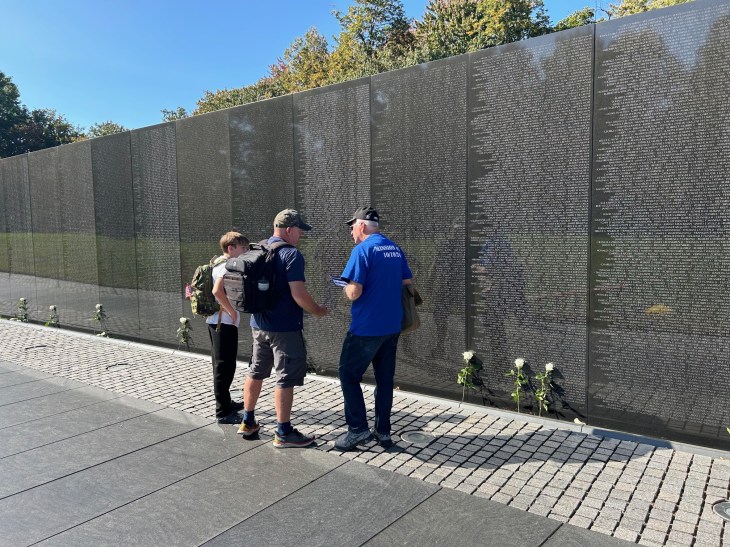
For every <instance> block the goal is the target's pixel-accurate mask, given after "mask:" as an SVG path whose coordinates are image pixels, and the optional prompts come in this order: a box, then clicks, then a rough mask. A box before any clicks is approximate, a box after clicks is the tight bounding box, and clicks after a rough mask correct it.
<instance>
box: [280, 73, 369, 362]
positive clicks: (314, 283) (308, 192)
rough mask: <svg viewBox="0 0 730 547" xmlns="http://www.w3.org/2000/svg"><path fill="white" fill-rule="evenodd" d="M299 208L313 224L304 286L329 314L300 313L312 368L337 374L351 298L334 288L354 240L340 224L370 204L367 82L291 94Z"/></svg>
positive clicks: (305, 244) (304, 244) (305, 241)
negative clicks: (335, 279)
mask: <svg viewBox="0 0 730 547" xmlns="http://www.w3.org/2000/svg"><path fill="white" fill-rule="evenodd" d="M294 136H295V140H294V145H295V156H294V157H295V166H296V195H297V203H296V205H297V208H298V209H299V211H301V212H302V214H303V215H304V217H305V219H306V220H307V222H308V223H309V224H311V225H312V230H311V231H310V232H307V233H306V235H305V236H304V237H303V238H302V240H301V243H300V244H299V248H300V250H301V251H302V253H303V254H304V256H305V259H306V276H307V287H308V289H309V291H310V293H311V294H312V295H313V296H314V299H315V301H316V302H318V303H319V304H323V305H326V306H327V307H328V308H329V310H330V311H329V315H327V316H326V317H324V318H321V319H315V318H312V317H311V316H309V315H307V316H306V317H305V328H304V333H305V337H306V338H307V340H308V341H309V343H308V346H307V349H308V352H307V353H308V358H309V363H310V368H311V367H313V368H316V369H317V370H319V371H325V370H326V371H328V372H329V373H330V374H336V373H337V365H338V362H339V355H340V351H341V349H342V341H343V339H344V337H345V333H346V332H347V329H348V327H349V323H350V302H349V301H348V300H346V299H345V298H344V297H343V295H342V288H340V287H337V286H335V285H334V284H333V283H332V282H331V279H332V276H339V275H340V274H341V273H342V270H343V268H344V266H345V264H346V263H347V259H348V258H349V255H350V251H351V250H352V248H353V246H354V244H353V241H352V237H351V236H350V231H349V229H348V227H347V226H346V225H345V222H346V221H347V220H349V219H350V218H351V217H352V213H353V211H355V209H357V208H358V207H360V206H362V205H368V204H369V203H370V79H369V78H363V79H360V80H355V81H353V82H348V83H344V84H339V85H335V86H329V87H326V88H323V89H317V90H313V91H307V92H304V93H298V94H296V95H295V96H294Z"/></svg>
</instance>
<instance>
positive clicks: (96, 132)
mask: <svg viewBox="0 0 730 547" xmlns="http://www.w3.org/2000/svg"><path fill="white" fill-rule="evenodd" d="M125 131H129V129H127V128H126V127H124V126H123V125H119V124H118V123H114V122H113V121H111V120H107V121H105V122H102V123H95V124H94V125H92V126H91V127H89V137H105V136H106V135H113V134H114V133H123V132H125Z"/></svg>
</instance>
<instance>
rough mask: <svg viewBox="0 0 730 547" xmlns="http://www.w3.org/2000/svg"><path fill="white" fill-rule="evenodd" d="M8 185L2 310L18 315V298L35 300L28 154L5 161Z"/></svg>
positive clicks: (4, 176) (3, 163)
mask: <svg viewBox="0 0 730 547" xmlns="http://www.w3.org/2000/svg"><path fill="white" fill-rule="evenodd" d="M2 172H3V185H4V187H5V200H4V204H3V206H4V210H5V223H6V228H7V234H8V263H9V267H10V280H9V281H10V285H9V291H10V292H9V293H8V299H9V302H8V303H7V304H5V305H4V306H5V307H4V308H3V310H2V312H0V313H8V314H9V315H15V313H16V312H17V303H18V299H19V298H25V299H27V300H28V301H29V302H31V303H33V302H35V295H36V289H35V286H36V280H35V265H34V260H33V226H32V222H31V209H30V182H29V180H28V156H16V157H14V158H7V159H4V160H2Z"/></svg>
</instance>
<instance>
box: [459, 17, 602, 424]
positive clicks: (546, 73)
mask: <svg viewBox="0 0 730 547" xmlns="http://www.w3.org/2000/svg"><path fill="white" fill-rule="evenodd" d="M592 48H593V28H592V27H582V28H579V29H575V30H571V31H567V32H560V33H557V34H551V35H548V36H543V37H540V38H536V39H533V40H528V41H524V42H519V43H515V44H509V45H505V46H500V47H496V48H490V49H486V50H482V51H479V52H476V53H472V54H470V56H469V61H470V81H469V213H468V226H469V231H468V233H469V255H468V260H469V261H468V267H469V273H470V275H469V279H470V282H469V284H468V290H469V299H468V302H469V307H468V325H469V332H470V343H469V348H470V349H473V350H474V351H475V352H476V354H477V356H478V357H479V358H480V359H481V360H482V361H483V363H484V368H483V370H482V371H481V379H482V381H483V383H484V389H482V390H481V394H482V395H483V396H486V397H487V398H490V397H493V396H496V397H507V398H508V397H509V396H508V393H509V392H511V390H512V388H513V378H510V377H507V376H505V373H506V372H507V371H508V370H509V369H510V368H511V367H512V366H513V363H514V360H515V359H517V358H522V359H525V360H526V361H527V365H528V368H527V371H528V372H529V374H528V376H531V377H534V374H536V373H542V372H544V371H545V368H544V366H545V364H546V363H548V362H552V363H554V365H555V372H554V373H553V379H554V383H555V385H556V389H555V390H554V392H553V394H552V396H551V398H552V399H553V405H551V406H552V409H554V410H556V411H559V412H561V413H562V412H565V411H568V413H569V414H573V415H574V414H575V413H578V414H581V415H583V414H584V413H585V409H586V397H585V381H586V374H585V371H586V348H587V340H586V336H587V335H586V312H587V306H588V303H587V299H588V275H587V272H588V254H589V250H588V222H589V212H590V137H591V91H592V90H591V84H592ZM524 402H525V403H526V404H527V405H533V404H534V401H533V400H532V398H531V397H529V396H528V397H525V399H524ZM510 404H511V401H510ZM552 409H551V410H552ZM534 410H535V411H536V410H537V408H536V407H535V408H534Z"/></svg>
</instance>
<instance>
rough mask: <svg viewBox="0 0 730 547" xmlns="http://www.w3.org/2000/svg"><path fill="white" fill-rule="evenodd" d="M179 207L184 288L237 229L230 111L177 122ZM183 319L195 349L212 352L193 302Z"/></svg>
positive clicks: (186, 304) (187, 304)
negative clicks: (189, 327)
mask: <svg viewBox="0 0 730 547" xmlns="http://www.w3.org/2000/svg"><path fill="white" fill-rule="evenodd" d="M175 135H176V140H177V166H178V175H177V184H178V204H179V208H180V264H181V268H182V284H183V285H185V284H186V283H189V282H190V280H191V279H192V277H193V273H194V272H195V268H197V267H198V266H199V265H200V264H203V263H205V262H208V261H209V260H210V259H211V258H212V257H213V256H218V255H220V254H221V249H220V247H219V244H218V242H219V240H220V237H221V235H223V234H224V233H226V232H228V231H230V230H232V229H233V216H232V201H231V171H230V148H229V145H228V110H222V111H219V112H213V113H210V114H205V115H203V116H194V117H192V118H187V119H184V120H179V121H177V122H175ZM182 306H183V315H184V316H185V317H189V318H191V319H192V321H193V323H192V333H191V336H192V339H191V347H194V348H196V349H201V350H207V349H208V348H210V341H209V338H208V332H207V326H206V325H205V320H204V319H203V318H200V317H193V314H192V311H191V309H190V301H189V300H184V299H183V301H182Z"/></svg>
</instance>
